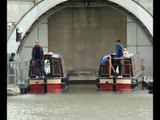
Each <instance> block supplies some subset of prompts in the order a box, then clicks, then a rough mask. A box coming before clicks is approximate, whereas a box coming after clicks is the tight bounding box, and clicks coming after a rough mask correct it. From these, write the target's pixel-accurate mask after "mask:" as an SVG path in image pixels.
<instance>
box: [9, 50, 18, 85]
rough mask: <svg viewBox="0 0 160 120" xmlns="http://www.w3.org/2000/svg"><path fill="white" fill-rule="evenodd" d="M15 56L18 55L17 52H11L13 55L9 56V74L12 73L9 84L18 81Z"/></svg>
mask: <svg viewBox="0 0 160 120" xmlns="http://www.w3.org/2000/svg"><path fill="white" fill-rule="evenodd" d="M15 56H16V54H15V53H11V57H10V58H9V74H10V77H9V81H7V82H8V83H9V84H15V83H16V77H15V73H16V70H15V67H16V66H15V64H16V63H15Z"/></svg>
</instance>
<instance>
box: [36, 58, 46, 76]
mask: <svg viewBox="0 0 160 120" xmlns="http://www.w3.org/2000/svg"><path fill="white" fill-rule="evenodd" d="M34 71H35V75H36V76H39V75H40V74H41V75H42V76H43V75H45V72H44V65H43V62H42V60H41V59H35V68H34Z"/></svg>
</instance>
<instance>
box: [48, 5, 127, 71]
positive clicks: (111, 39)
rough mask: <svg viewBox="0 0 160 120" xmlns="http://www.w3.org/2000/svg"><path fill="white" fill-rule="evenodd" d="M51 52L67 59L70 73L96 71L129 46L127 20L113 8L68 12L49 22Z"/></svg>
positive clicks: (70, 10) (50, 18)
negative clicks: (121, 46) (104, 60)
mask: <svg viewBox="0 0 160 120" xmlns="http://www.w3.org/2000/svg"><path fill="white" fill-rule="evenodd" d="M48 33H49V34H48V41H49V42H48V43H49V45H48V47H49V51H53V52H59V53H61V54H63V55H64V61H65V63H66V68H67V69H68V70H69V71H70V70H97V69H98V64H99V60H100V58H101V57H102V56H103V55H106V54H109V53H113V52H114V51H115V41H116V40H117V39H120V40H122V43H123V44H124V45H125V46H126V16H124V15H123V14H121V13H119V12H117V11H115V10H113V9H111V8H107V7H104V8H67V9H64V10H62V11H60V12H58V13H56V14H54V15H52V16H51V17H49V18H48Z"/></svg>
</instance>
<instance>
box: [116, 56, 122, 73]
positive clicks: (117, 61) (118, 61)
mask: <svg viewBox="0 0 160 120" xmlns="http://www.w3.org/2000/svg"><path fill="white" fill-rule="evenodd" d="M117 66H118V68H119V69H118V70H119V73H118V75H122V65H121V59H114V69H115V71H116V70H117Z"/></svg>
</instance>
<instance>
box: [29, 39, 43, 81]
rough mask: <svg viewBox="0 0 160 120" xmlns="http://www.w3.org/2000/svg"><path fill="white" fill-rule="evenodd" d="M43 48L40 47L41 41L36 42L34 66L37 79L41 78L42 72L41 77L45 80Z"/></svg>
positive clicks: (33, 58)
mask: <svg viewBox="0 0 160 120" xmlns="http://www.w3.org/2000/svg"><path fill="white" fill-rule="evenodd" d="M43 57H44V53H43V48H42V47H41V46H40V43H39V41H36V42H35V46H34V47H33V49H32V64H33V65H34V66H35V67H34V72H35V75H36V78H38V76H39V72H41V76H42V77H43V78H44V75H45V74H44V65H43Z"/></svg>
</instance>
